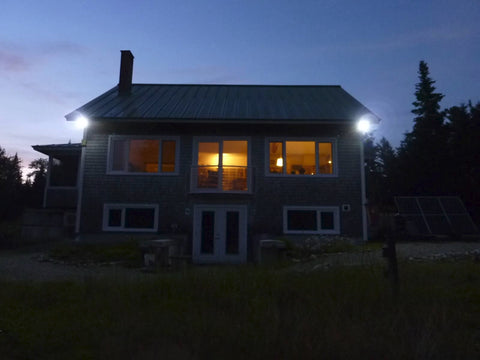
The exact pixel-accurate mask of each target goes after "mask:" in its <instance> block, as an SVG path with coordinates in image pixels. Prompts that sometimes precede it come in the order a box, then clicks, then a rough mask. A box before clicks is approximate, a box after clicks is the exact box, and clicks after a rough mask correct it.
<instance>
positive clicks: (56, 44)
mask: <svg viewBox="0 0 480 360" xmlns="http://www.w3.org/2000/svg"><path fill="white" fill-rule="evenodd" d="M87 50H88V48H87V47H85V46H83V45H81V44H78V43H75V42H71V41H50V42H43V43H40V44H37V45H34V46H26V45H21V44H18V43H8V42H0V73H12V72H13V73H25V72H28V71H31V70H32V69H33V68H34V67H35V66H37V65H39V64H44V63H48V62H50V61H53V60H55V58H58V57H59V56H63V55H69V56H70V55H75V56H77V55H79V54H83V53H85V52H87Z"/></svg>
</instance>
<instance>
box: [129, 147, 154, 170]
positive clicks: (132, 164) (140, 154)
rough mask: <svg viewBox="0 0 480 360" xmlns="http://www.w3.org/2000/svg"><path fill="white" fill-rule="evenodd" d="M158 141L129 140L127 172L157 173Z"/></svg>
mask: <svg viewBox="0 0 480 360" xmlns="http://www.w3.org/2000/svg"><path fill="white" fill-rule="evenodd" d="M159 150H160V142H159V140H130V153H129V156H128V171H130V172H158V154H159Z"/></svg>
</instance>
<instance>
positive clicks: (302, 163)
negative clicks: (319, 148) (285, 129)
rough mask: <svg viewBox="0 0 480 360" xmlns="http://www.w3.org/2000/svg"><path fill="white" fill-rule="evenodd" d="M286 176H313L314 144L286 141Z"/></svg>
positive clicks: (311, 142) (314, 171)
mask: <svg viewBox="0 0 480 360" xmlns="http://www.w3.org/2000/svg"><path fill="white" fill-rule="evenodd" d="M285 144H286V153H287V174H293V175H314V174H315V173H316V169H315V142H314V141H286V143H285Z"/></svg>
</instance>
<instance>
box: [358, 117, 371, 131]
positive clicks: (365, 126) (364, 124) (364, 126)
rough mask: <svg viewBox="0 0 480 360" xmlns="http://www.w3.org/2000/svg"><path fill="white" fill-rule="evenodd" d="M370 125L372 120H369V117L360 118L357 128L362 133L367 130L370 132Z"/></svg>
mask: <svg viewBox="0 0 480 360" xmlns="http://www.w3.org/2000/svg"><path fill="white" fill-rule="evenodd" d="M370 127H371V125H370V121H368V120H367V119H360V120H359V121H358V122H357V130H358V131H359V132H361V133H362V134H366V133H367V132H369V131H370Z"/></svg>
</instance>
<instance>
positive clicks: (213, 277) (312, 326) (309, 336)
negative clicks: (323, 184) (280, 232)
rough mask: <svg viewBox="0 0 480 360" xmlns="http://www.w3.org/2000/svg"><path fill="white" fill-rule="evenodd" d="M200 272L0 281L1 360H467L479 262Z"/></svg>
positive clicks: (475, 351)
mask: <svg viewBox="0 0 480 360" xmlns="http://www.w3.org/2000/svg"><path fill="white" fill-rule="evenodd" d="M400 276H401V283H400V291H399V294H398V296H397V297H394V296H393V295H392V291H391V288H390V284H389V282H388V281H387V280H386V279H385V277H384V274H383V267H381V266H363V267H343V268H342V267H339V268H335V269H331V270H327V271H317V272H311V273H297V272H294V271H289V269H288V268H285V267H283V268H275V269H273V268H265V267H255V266H241V267H199V268H191V269H190V268H189V269H186V270H183V271H179V272H167V273H158V274H150V275H146V278H145V280H142V281H137V282H133V281H126V280H124V279H119V278H117V279H111V280H110V281H108V280H97V279H93V278H86V279H84V281H81V282H61V283H59V282H57V283H19V282H3V283H0V286H1V289H2V290H1V292H0V309H1V312H0V354H2V355H1V356H2V357H3V358H7V359H65V358H68V359H103V358H112V359H477V358H479V356H480V325H479V324H480V264H476V263H473V262H470V261H468V262H467V261H465V262H456V263H453V262H444V263H402V264H400Z"/></svg>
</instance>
